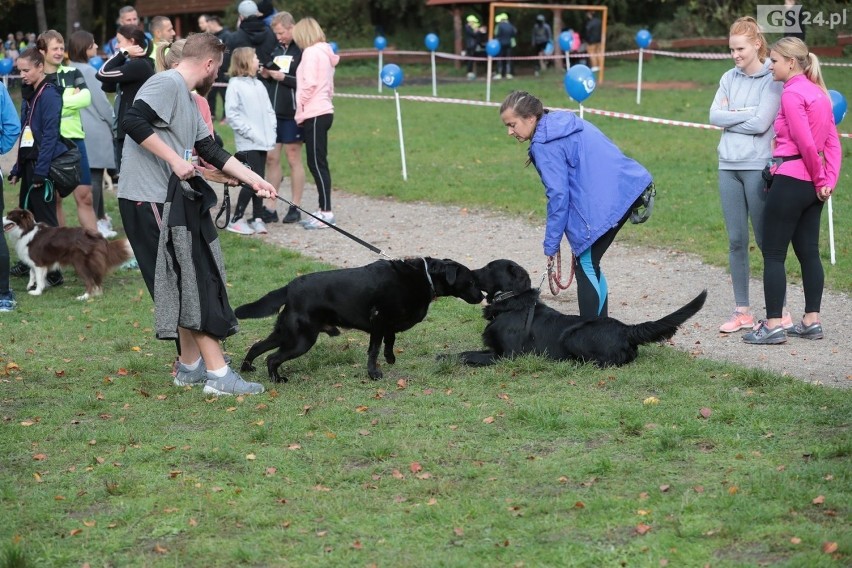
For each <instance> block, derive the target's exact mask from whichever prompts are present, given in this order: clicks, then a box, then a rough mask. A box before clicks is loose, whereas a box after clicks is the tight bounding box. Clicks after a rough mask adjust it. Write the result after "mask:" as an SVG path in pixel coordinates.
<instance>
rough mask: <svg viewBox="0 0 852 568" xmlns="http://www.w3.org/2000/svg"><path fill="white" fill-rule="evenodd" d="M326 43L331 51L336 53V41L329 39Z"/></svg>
mask: <svg viewBox="0 0 852 568" xmlns="http://www.w3.org/2000/svg"><path fill="white" fill-rule="evenodd" d="M328 45H329V47H331V52H332V53H337V42H336V41H330V42H328Z"/></svg>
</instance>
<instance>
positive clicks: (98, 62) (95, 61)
mask: <svg viewBox="0 0 852 568" xmlns="http://www.w3.org/2000/svg"><path fill="white" fill-rule="evenodd" d="M103 64H104V60H103V59H102V58H101V56H100V55H93V56H92V57H90V58H89V65H91V66H92V67H94V68H95V70H98V69H100V68H101V67H102V66H103Z"/></svg>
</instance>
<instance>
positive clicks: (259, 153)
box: [225, 47, 276, 235]
mask: <svg viewBox="0 0 852 568" xmlns="http://www.w3.org/2000/svg"><path fill="white" fill-rule="evenodd" d="M259 66H260V61H259V60H258V58H257V54H256V53H255V51H254V48H253V47H238V48H236V49H235V50H234V52H233V53H232V54H231V66H230V67H229V68H228V75H230V77H231V78H230V80H229V81H228V89H227V90H226V91H225V117H226V120H227V121H228V124H229V125H230V126H231V128H232V129H233V130H234V145H235V146H236V148H237V155H238V156H239V157H240V159H241V160H242V161H243V162H245V163H246V164H248V166H249V167H250V168H251V169H252V171H254V172H255V173H257V174H258V175H259V176H261V177H263V176H264V175H265V173H266V153H267V152H269V151H270V150H272V149H274V148H275V134H276V133H275V126H276V119H275V111H274V110H273V109H272V102H271V101H270V100H269V93H267V91H266V87H265V86H264V84H263V83H261V82H260V80H259V79H258V78H257V71H258V67H259ZM249 201H251V204H252V211H253V215H252V217H251V219H254V221H251V219H249V220H246V219H244V218H243V217H244V215H245V212H246V208H247V207H248V204H249ZM227 230H228V231H231V232H232V233H237V234H240V235H251V234H253V233H259V234H263V233H267V232H268V231H267V229H266V225H265V224H264V222H263V199H261V198H260V197H259V196H258V195H257V193H255V192H254V191H253V190H252V188H251V187H250V186H247V185H243V186H242V187H241V188H240V195H239V197H238V198H237V206H236V207H235V208H234V215H233V217H231V220H230V222H229V223H228V226H227Z"/></svg>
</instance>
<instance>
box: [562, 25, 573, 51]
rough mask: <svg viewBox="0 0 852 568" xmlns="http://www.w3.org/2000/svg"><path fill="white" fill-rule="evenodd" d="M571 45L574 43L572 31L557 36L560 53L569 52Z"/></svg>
mask: <svg viewBox="0 0 852 568" xmlns="http://www.w3.org/2000/svg"><path fill="white" fill-rule="evenodd" d="M572 43H574V30H566V31H564V32H562V33H561V34H559V48H560V49H561V50H562V51H566V52H567V51H571V44H572Z"/></svg>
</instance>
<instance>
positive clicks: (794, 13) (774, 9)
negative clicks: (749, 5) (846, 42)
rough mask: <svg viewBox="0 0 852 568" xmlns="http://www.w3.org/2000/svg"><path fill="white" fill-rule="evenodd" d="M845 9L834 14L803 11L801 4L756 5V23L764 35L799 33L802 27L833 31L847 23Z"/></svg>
mask: <svg viewBox="0 0 852 568" xmlns="http://www.w3.org/2000/svg"><path fill="white" fill-rule="evenodd" d="M847 18H848V14H847V9H846V8H843V9H842V10H839V11H836V12H828V11H822V10H821V11H819V12H812V11H810V10H805V9H803V7H802V5H801V4H796V5H793V6H787V5H785V4H758V5H757V18H756V19H757V23H758V24H759V25H760V27H761V29H762V30H763V31H764V32H766V33H784V32H788V33H790V32H792V33H801V32H802V28H803V27H804V26H818V27H823V26H828V29H830V30H833V29H834V28H836V27H838V26H845V25H846V22H847V21H848V19H847Z"/></svg>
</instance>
